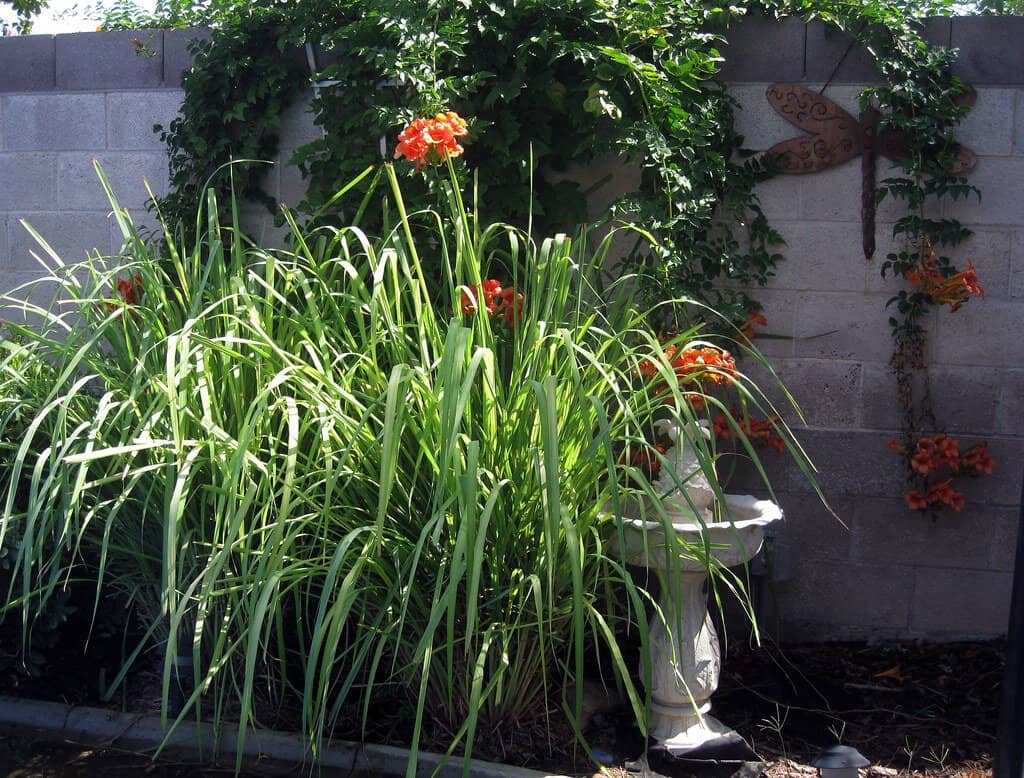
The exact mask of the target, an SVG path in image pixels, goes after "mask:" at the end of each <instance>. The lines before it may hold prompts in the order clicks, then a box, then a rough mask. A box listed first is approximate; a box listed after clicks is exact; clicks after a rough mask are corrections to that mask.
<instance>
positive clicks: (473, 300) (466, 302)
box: [462, 278, 523, 327]
mask: <svg viewBox="0 0 1024 778" xmlns="http://www.w3.org/2000/svg"><path fill="white" fill-rule="evenodd" d="M481 302H482V303H483V304H484V308H485V310H486V311H487V315H488V316H492V317H497V316H500V317H502V318H503V319H504V320H505V323H506V324H507V325H508V326H510V327H511V326H513V325H514V324H515V323H516V322H518V321H519V319H520V318H522V315H523V296H522V295H521V294H519V293H517V292H516V290H515V288H514V287H511V286H502V285H501V282H500V281H497V280H495V279H493V278H488V279H486V280H485V281H484V282H483V283H481V284H480V285H479V286H477V287H476V288H475V289H474V290H473V292H472V294H470V292H466V291H464V292H463V293H462V312H463V313H464V314H466V315H467V316H472V315H474V314H475V313H476V312H477V310H478V306H479V304H480V303H481Z"/></svg>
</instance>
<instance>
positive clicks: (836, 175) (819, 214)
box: [780, 157, 940, 256]
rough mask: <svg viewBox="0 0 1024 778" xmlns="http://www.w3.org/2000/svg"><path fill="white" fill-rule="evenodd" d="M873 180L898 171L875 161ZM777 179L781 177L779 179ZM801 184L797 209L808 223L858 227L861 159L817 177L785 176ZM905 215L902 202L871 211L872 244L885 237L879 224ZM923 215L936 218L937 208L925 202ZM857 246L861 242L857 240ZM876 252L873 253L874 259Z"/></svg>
mask: <svg viewBox="0 0 1024 778" xmlns="http://www.w3.org/2000/svg"><path fill="white" fill-rule="evenodd" d="M875 165H876V168H875V170H876V179H877V180H878V181H882V180H883V179H885V178H888V177H899V176H900V175H901V173H900V171H898V170H896V169H894V168H893V166H892V163H891V162H890V161H889V160H887V159H884V158H882V159H878V160H877V161H876V163H875ZM780 177H781V176H780ZM786 178H799V179H800V180H801V197H800V202H801V209H800V212H801V213H802V214H803V217H804V218H805V219H807V220H809V221H832V222H839V221H848V222H851V223H854V224H857V225H858V227H859V226H860V223H861V219H860V212H861V201H862V192H863V190H864V183H863V175H862V173H861V159H860V157H856V158H854V159H851V160H849V161H847V162H844V163H843V164H841V165H838V166H836V167H833V168H829V169H828V170H823V171H821V172H819V173H811V174H809V175H802V176H786ZM906 213H907V207H906V201H903V200H899V201H897V200H893V199H892V198H891V197H887V198H886V199H885V200H883V201H882V202H881V203H879V204H878V205H877V207H876V208H875V225H876V227H875V241H876V244H878V243H880V242H881V241H882V240H883V239H884V238H885V237H886V235H887V233H885V232H883V231H882V230H881V229H879V227H878V225H879V224H885V223H890V224H891V223H893V222H895V221H896V220H897V219H899V218H901V217H903V216H905V215H906ZM926 213H927V214H928V215H932V216H938V215H939V213H940V205H939V204H938V203H933V202H929V203H928V204H927V207H926ZM857 245H858V246H859V245H861V240H859V239H858V240H857ZM877 255H878V252H877V251H876V256H877Z"/></svg>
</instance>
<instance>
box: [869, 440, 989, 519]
mask: <svg viewBox="0 0 1024 778" xmlns="http://www.w3.org/2000/svg"><path fill="white" fill-rule="evenodd" d="M888 448H889V449H890V450H891V451H896V452H897V453H899V454H902V455H903V456H905V457H907V459H908V461H909V463H910V468H911V470H913V472H914V473H917V474H919V475H920V476H923V479H922V480H923V481H924V485H923V486H922V487H921V488H920V489H910V490H909V491H908V492H907V493H906V494H904V495H903V499H904V501H905V502H906V503H907V507H908V508H910V509H911V510H915V511H923V510H928V509H930V508H932V509H934V508H941V507H947V508H952V509H953V510H955V511H959V510H962V509H963V507H964V495H963V492H958V491H956V489H954V488H953V486H952V483H953V479H952V477H950V478H947V479H946V480H944V481H939V480H937V477H936V475H935V474H936V472H937V471H938V469H939V468H941V467H943V466H945V467H948V468H949V469H950V470H951V471H952V472H953V473H956V474H958V475H968V476H979V475H981V474H982V473H991V472H992V471H993V470H994V469H995V466H996V461H995V460H994V459H993V458H992V455H991V454H989V451H988V443H985V442H982V443H977V444H975V445H973V446H971V447H970V448H969V449H967V450H966V451H964V452H963V453H960V441H958V440H957V439H956V438H953V437H950V436H949V435H945V434H943V433H939V434H938V435H935V436H933V437H930V438H927V437H926V438H920V439H919V440H918V441H917V443H916V444H915V445H914V446H913V453H910V452H909V451H908V449H907V447H906V446H904V445H902V444H900V443H899V441H897V440H896V439H895V438H893V439H892V440H890V441H889V445H888Z"/></svg>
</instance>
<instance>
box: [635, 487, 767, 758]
mask: <svg viewBox="0 0 1024 778" xmlns="http://www.w3.org/2000/svg"><path fill="white" fill-rule="evenodd" d="M724 497H725V502H726V507H727V508H728V515H729V516H730V517H731V519H732V521H731V522H720V523H706V522H705V523H701V522H699V521H696V520H695V516H694V513H693V511H692V510H690V511H689V520H688V519H687V518H686V516H685V515H680V516H678V519H679V520H676V519H677V516H675V515H673V512H672V511H670V512H669V517H670V519H672V524H671V531H672V532H674V533H675V535H676V536H677V538H678V540H679V541H681V542H676V543H669V542H667V539H666V537H665V527H664V525H663V524H661V523H659V522H652V521H644V520H641V519H625V520H624V530H625V539H626V561H627V562H628V563H629V564H632V565H640V566H643V567H646V568H648V569H649V570H652V571H654V573H655V574H656V575H657V576H658V580H659V583H660V593H659V595H658V606H659V608H660V610H661V613H663V614H664V619H662V618H661V617H659V616H655V617H654V618H653V619H652V620H651V623H652V627H651V632H650V638H649V639H650V661H651V683H652V688H651V698H652V702H651V718H650V724H651V729H650V733H649V734H650V736H651V737H652V738H654V739H655V740H656V741H658V743H659V744H660V745H661V746H663V747H664V748H665V749H666V750H667V751H669V753H671V754H672V755H673V756H686V757H690V758H699V755H700V752H702V751H706V750H707V749H709V748H711V749H712V751H713V752H715V753H718V752H720V751H721V750H722V748H723V747H727V746H728V745H729V743H730V742H732V741H737V742H740V743H743V742H744V741H742V738H740V736H739V735H738V734H737V733H736V732H734V731H733V730H731V729H730V728H729V727H727V726H725V725H724V724H722V723H721V722H720V721H718V720H717V719H715V718H714V717H713V716H710V715H709V713H708V712H709V711H710V710H711V700H710V698H711V695H712V694H713V693H714V692H715V690H716V689H717V688H718V679H719V674H720V672H721V667H722V659H721V650H720V648H719V644H718V634H717V633H716V631H715V627H714V624H712V622H711V617H710V615H709V614H708V609H707V596H706V594H705V592H704V583H705V581H706V580H707V574H708V567H707V563H706V561H705V560H704V559H700V556H701V555H702V554H704V553H705V549H706V553H707V554H708V555H710V556H711V557H712V558H713V559H714V562H713V564H715V565H716V566H721V567H733V566H735V565H741V564H743V563H745V562H747V561H749V560H750V559H752V558H753V557H754V555H756V554H757V552H758V551H759V550H760V548H761V544H762V542H763V540H764V530H765V527H766V526H768V525H769V524H771V523H773V522H775V521H778V520H779V519H781V518H782V511H781V510H780V509H779V506H778V505H776V504H775V503H773V502H770V501H767V500H758V499H755V498H754V497H750V496H747V495H729V494H727V495H724ZM679 513H680V514H683V513H684V512H683V511H679ZM687 548H689V549H691V552H687V551H686V549H687ZM692 550H696V552H697V553H693V551H692ZM670 555H671V556H672V557H674V558H670ZM666 622H667V624H666ZM642 669H643V668H641V670H642ZM744 745H745V743H744Z"/></svg>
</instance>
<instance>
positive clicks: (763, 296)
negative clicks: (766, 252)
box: [743, 247, 796, 369]
mask: <svg viewBox="0 0 1024 778" xmlns="http://www.w3.org/2000/svg"><path fill="white" fill-rule="evenodd" d="M782 251H783V253H785V252H786V249H785V247H783V249H782ZM786 262H789V259H788V258H787V259H785V260H783V262H782V264H785V263H786ZM769 283H770V286H769V287H768V288H767V289H760V288H758V289H750V290H748V294H749V295H750V296H751V297H752V298H753V299H755V300H757V301H758V302H759V303H761V305H762V311H761V312H762V314H763V315H764V317H765V319H767V321H768V324H767V326H765V327H763V328H762V327H757V328H755V329H756V331H757V334H756V335H755V337H754V347H755V348H757V350H758V351H760V352H761V353H762V354H764V355H765V356H766V357H788V356H792V355H793V333H794V323H795V321H796V316H795V311H794V309H793V305H792V295H791V294H790V293H789V292H785V291H780V290H777V289H774V288H772V287H774V282H769ZM743 368H744V369H745V365H744V366H743Z"/></svg>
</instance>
